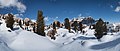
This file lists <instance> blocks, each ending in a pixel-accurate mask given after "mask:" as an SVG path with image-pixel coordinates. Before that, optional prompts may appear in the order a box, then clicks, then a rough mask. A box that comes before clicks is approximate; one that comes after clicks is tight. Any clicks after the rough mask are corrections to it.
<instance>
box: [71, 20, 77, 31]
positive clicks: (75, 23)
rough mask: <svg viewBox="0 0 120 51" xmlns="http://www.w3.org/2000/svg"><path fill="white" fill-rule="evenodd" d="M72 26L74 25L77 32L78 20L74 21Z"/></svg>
mask: <svg viewBox="0 0 120 51" xmlns="http://www.w3.org/2000/svg"><path fill="white" fill-rule="evenodd" d="M72 26H73V27H74V30H75V32H77V30H78V23H77V21H74V22H73V24H72Z"/></svg>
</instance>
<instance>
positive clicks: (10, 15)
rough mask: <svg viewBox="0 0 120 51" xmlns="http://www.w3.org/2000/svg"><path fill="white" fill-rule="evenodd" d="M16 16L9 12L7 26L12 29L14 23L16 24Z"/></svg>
mask: <svg viewBox="0 0 120 51" xmlns="http://www.w3.org/2000/svg"><path fill="white" fill-rule="evenodd" d="M13 17H14V16H13V15H12V14H8V16H7V17H6V27H8V28H10V29H11V30H13V24H14V22H15V21H14V18H13Z"/></svg>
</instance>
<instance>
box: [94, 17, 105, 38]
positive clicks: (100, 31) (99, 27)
mask: <svg viewBox="0 0 120 51" xmlns="http://www.w3.org/2000/svg"><path fill="white" fill-rule="evenodd" d="M104 29H105V23H104V22H103V20H102V19H101V18H100V19H99V20H98V22H97V23H96V25H95V32H96V33H95V36H96V38H97V39H100V38H102V37H103V35H104V33H105V32H106V31H105V30H104Z"/></svg>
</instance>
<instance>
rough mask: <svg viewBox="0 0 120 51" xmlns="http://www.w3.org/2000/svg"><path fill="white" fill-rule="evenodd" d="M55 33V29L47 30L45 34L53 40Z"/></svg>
mask: <svg viewBox="0 0 120 51" xmlns="http://www.w3.org/2000/svg"><path fill="white" fill-rule="evenodd" d="M55 33H56V31H55V30H49V31H48V33H47V36H49V37H51V39H54V40H55Z"/></svg>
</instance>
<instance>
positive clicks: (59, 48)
mask: <svg viewBox="0 0 120 51" xmlns="http://www.w3.org/2000/svg"><path fill="white" fill-rule="evenodd" d="M0 22H2V24H1V25H0V51H120V48H119V47H120V32H117V33H114V34H113V35H111V33H110V32H109V34H108V35H105V36H103V37H102V38H101V39H100V40H101V41H98V40H97V39H96V38H95V36H94V31H95V30H94V29H89V26H87V27H86V28H85V29H83V30H84V31H86V33H85V34H83V33H81V32H77V33H75V32H73V33H69V31H68V30H67V29H64V28H59V29H57V30H56V31H57V33H56V35H55V37H56V39H55V40H52V39H50V38H49V37H48V36H46V37H43V36H40V35H37V34H35V33H33V32H29V31H26V30H22V29H21V28H19V26H15V27H14V28H15V30H14V31H12V30H10V29H9V28H7V27H6V24H5V21H4V20H2V21H0ZM8 30H10V31H11V32H9V31H8ZM49 30H51V29H49ZM49 30H46V31H45V32H46V33H47V32H48V31H49ZM72 31H73V30H72Z"/></svg>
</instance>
